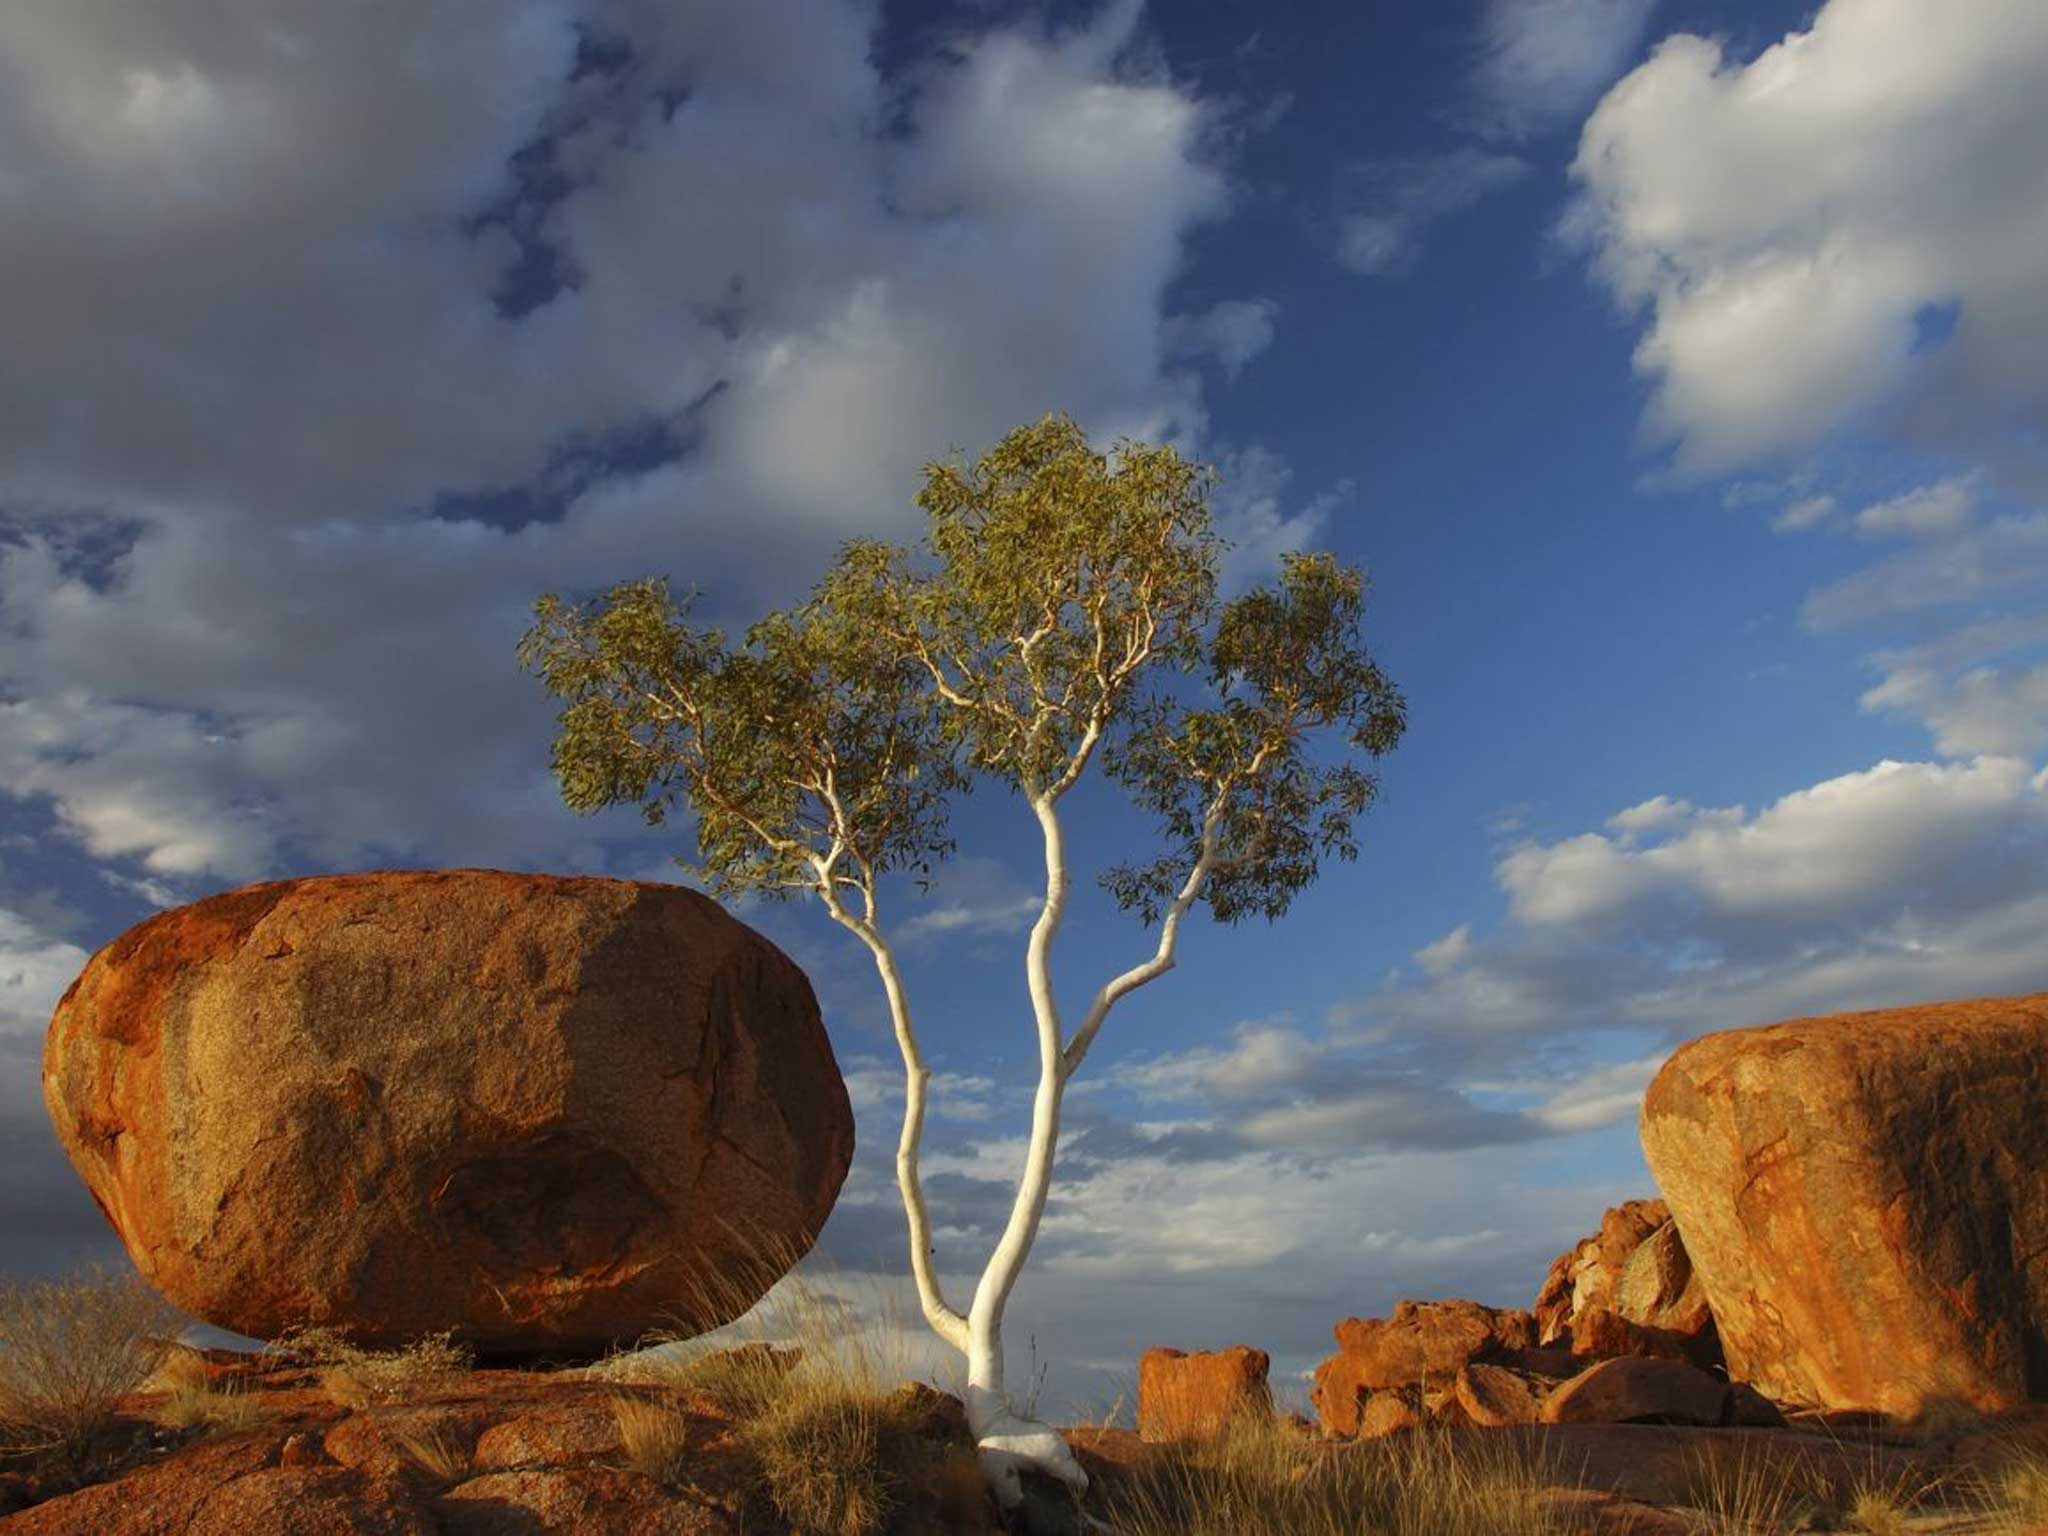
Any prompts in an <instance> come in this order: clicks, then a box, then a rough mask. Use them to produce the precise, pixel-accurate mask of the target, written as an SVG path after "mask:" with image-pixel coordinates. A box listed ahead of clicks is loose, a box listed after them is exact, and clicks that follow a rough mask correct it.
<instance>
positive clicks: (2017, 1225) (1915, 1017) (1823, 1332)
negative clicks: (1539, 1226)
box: [1642, 994, 2048, 1415]
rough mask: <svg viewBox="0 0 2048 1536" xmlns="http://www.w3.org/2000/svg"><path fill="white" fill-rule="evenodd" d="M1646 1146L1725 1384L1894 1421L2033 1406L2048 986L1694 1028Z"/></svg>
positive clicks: (2046, 1125)
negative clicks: (1943, 1411)
mask: <svg viewBox="0 0 2048 1536" xmlns="http://www.w3.org/2000/svg"><path fill="white" fill-rule="evenodd" d="M1642 1136H1643V1155H1644V1157H1645V1158H1646V1159H1647V1160H1648V1162H1649V1165H1650V1172H1651V1173H1652V1174H1653V1175H1654V1176H1655V1177H1656V1180H1657V1187H1658V1188H1659V1189H1660V1190H1661V1191H1662V1192H1663V1195H1664V1199H1665V1201H1666V1202H1667V1203H1668V1204H1669V1206H1670V1208H1671V1215H1672V1218H1673V1220H1674V1221H1675V1222H1676V1224H1677V1227H1678V1230H1679V1231H1680V1232H1681V1233H1682V1234H1683V1236H1684V1244H1685V1251H1686V1253H1687V1255H1688V1257H1689V1258H1690V1261H1691V1265H1692V1268H1693V1271H1694V1273H1695V1274H1696V1275H1697V1277H1698V1279H1699V1281H1700V1284H1701V1286H1702V1287H1703V1288H1704V1291H1705V1296H1706V1300H1707V1303H1708V1305H1709V1306H1710V1307H1711V1309H1712V1313H1713V1316H1714V1318H1715V1320H1716V1322H1717V1323H1718V1325H1719V1330H1720V1339H1721V1345H1722V1348H1723V1350H1724V1351H1725V1353H1726V1356H1727V1366H1728V1373H1729V1375H1730V1376H1732V1377H1736V1378H1738V1379H1741V1380H1745V1381H1749V1382H1753V1383H1754V1384H1755V1385H1756V1386H1757V1387H1759V1388H1761V1389H1762V1390H1763V1391H1764V1392H1765V1393H1766V1394H1767V1395H1768V1396H1770V1397H1772V1398H1774V1399H1776V1400H1778V1401H1780V1402H1793V1403H1807V1404H1813V1405H1816V1406H1819V1407H1823V1408H1849V1409H1875V1410H1878V1411H1881V1412H1885V1413H1892V1414H1901V1415H1909V1414H1912V1413H1915V1412H1917V1411H1918V1410H1919V1409H1921V1408H1922V1407H1923V1406H1925V1405H1927V1404H1928V1403H1929V1402H1931V1401H1932V1400H1934V1399H1939V1398H1944V1397H1948V1398H1961V1399H1964V1400H1967V1401H1968V1402H1969V1403H1971V1404H1973V1405H1974V1406H1976V1407H1977V1408H1979V1409H1982V1410H1984V1411H1987V1412H1995V1411H1998V1410H2000V1409H2005V1408H2010V1407H2013V1406H2016V1405H2017V1404H2019V1403H2021V1402H2024V1401H2026V1400H2028V1399H2039V1398H2042V1397H2048V994H2043V995H2037V996H2031V997H2012V998H1983V999H1978V1000H1975V1001H1971V1002H1957V1003H1933V1004H1927V1005H1925V1006H1921V1007H1914V1008H1894V1009H1887V1010H1884V1011H1881V1012H1870V1013H1845V1014H1836V1015H1833V1016H1831V1017H1825V1018H1811V1019H1794V1020H1791V1021H1789V1022H1787V1023H1783V1024H1773V1025H1770V1026H1768V1027H1765V1028H1760V1029H1740V1030H1728V1031H1724V1032H1722V1033H1719V1034H1712V1035H1705V1036H1702V1037H1700V1038H1699V1039H1696V1040H1693V1041H1691V1042H1689V1043H1688V1044H1686V1045H1684V1046H1682V1047H1680V1049H1679V1050H1678V1051H1677V1052H1676V1053H1675V1054H1674V1055H1673V1056H1672V1057H1671V1059H1670V1060H1669V1061H1667V1062H1666V1063H1665V1064H1664V1066H1663V1069H1662V1070H1661V1071H1659V1072H1658V1074H1657V1076H1656V1078H1655V1079H1654V1080H1653V1081H1652V1082H1651V1083H1650V1086H1649V1089H1648V1091H1647V1092H1646V1093H1645V1094H1644V1097H1643V1109H1642Z"/></svg>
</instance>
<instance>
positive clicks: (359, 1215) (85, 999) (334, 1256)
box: [44, 870, 853, 1359]
mask: <svg viewBox="0 0 2048 1536" xmlns="http://www.w3.org/2000/svg"><path fill="white" fill-rule="evenodd" d="M44 1096H45V1099H46V1101H47V1103H48V1106H49V1110H50V1116H51V1119H52V1121H53V1122H54V1124H55V1126H56V1129H57V1133H58V1136H59V1138H60V1140H61V1141H62V1142H63V1145H64V1147H65V1150H66V1151H67V1152H68V1153H69V1154H70V1157H71V1160H72V1163H73V1165H74V1166H75V1167H76V1168H77V1169H78V1172H79V1174H80V1175H81V1176H82V1177H83V1178H84V1180H85V1182H86V1185H87V1187H88V1188H89V1189H90V1190H91V1192H92V1195H93V1198H94V1199H95V1200H96V1201H98V1203H99V1205H100V1208H101V1210H102V1211H103V1212H105V1214H106V1216H107V1219H108V1220H109V1221H110V1222H111V1223H112V1224H113V1226H114V1228H115V1230H116V1231H117V1232H118V1233H119V1234H120V1236H121V1239H122V1241H123V1242H124V1243H125V1244H126V1245H127V1248H128V1252H129V1254H130V1255H131V1256H132V1257H133V1259H134V1260H135V1263H136V1265H137V1267H138V1268H139V1269H140V1270H141V1271H142V1273H143V1274H144V1275H145V1276H146V1277H147V1278H148V1279H149V1280H150V1281H151V1283H152V1284H154V1285H155V1286H156V1287H157V1289H158V1290H160V1291H162V1292H163V1293H164V1295H165V1296H167V1297H168V1298H169V1299H170V1300H172V1301H174V1302H176V1303H177V1304H178V1305H179V1306H181V1307H184V1308H186V1309H187V1310H188V1311H191V1312H193V1313H195V1314H196V1315H198V1316H199V1317H202V1318H204V1319H205V1320H206V1321H208V1322H210V1323H215V1324H218V1325H219V1326H221V1327H224V1328H229V1329H233V1330H235V1331H236V1332H240V1333H245V1334H252V1335H255V1336H257V1337H264V1338H268V1337H274V1336H275V1335H277V1334H278V1333H279V1332H280V1331H281V1330H283V1329H285V1328H286V1327H287V1326H289V1325H292V1324H299V1323H320V1324H329V1325H333V1326H336V1327H339V1328H341V1329H343V1330H344V1331H346V1332H347V1333H349V1334H350V1335H352V1336H353V1337H354V1338H355V1339H356V1340H357V1341H358V1342H360V1343H363V1344H366V1345H373V1346H388V1345H394V1344H399V1343H402V1342H404V1341H407V1340H409V1339H412V1338H414V1337H417V1336H419V1335H421V1334H425V1333H431V1332H436V1331H439V1330H442V1329H453V1330H455V1332H456V1333H457V1335H458V1336H459V1337H460V1338H461V1339H462V1340H463V1341H465V1342H467V1343H469V1344H470V1345H472V1346H473V1347H474V1348H475V1349H477V1350H478V1351H479V1352H480V1353H481V1354H482V1355H483V1356H485V1357H486V1358H497V1359H511V1358H531V1357H543V1358H546V1357H552V1358H558V1359H569V1358H576V1357H586V1356H590V1355H595V1354H597V1353H600V1352H602V1351H604V1350H606V1349H608V1348H610V1347H611V1346H613V1345H617V1344H627V1343H631V1342H632V1341H633V1340H634V1339H636V1338H638V1337H639V1336H640V1335H641V1334H643V1333H644V1332H645V1331H647V1330H649V1329H651V1328H654V1327H656V1326H660V1325H667V1326H676V1325H680V1326H682V1327H683V1328H685V1329H690V1328H708V1327H711V1326H713V1325H715V1324H718V1323H721V1322H724V1321H727V1320H728V1319H729V1318H730V1317H732V1316H734V1315H736V1314H737V1313H738V1312H739V1311H741V1310H743V1309H744V1308H745V1307H746V1306H747V1305H748V1304H749V1303H750V1302H751V1301H752V1300H753V1299H754V1298H756V1297H758V1296H759V1295H760V1294H761V1293H762V1292H764V1291H765V1290H766V1289H767V1287H768V1286H769V1285H770V1284H772V1283H773V1281H774V1280H775V1279H776V1278H778V1277H779V1276H780V1275H781V1274H782V1273H784V1272H785V1270H786V1268H787V1266H788V1264H789V1263H790V1262H791V1261H792V1260H793V1258H794V1257H795V1256H797V1255H800V1254H801V1253H803V1252H804V1251H805V1250H807V1249H808V1248H809V1247H810V1245H811V1243H812V1242H813V1241H814V1240H815V1238H816V1235H817V1232H818V1229H819V1227H820V1226H821V1225H823V1223H824V1220H825V1217H826V1215H827V1213H829V1212H830V1210H831V1208H832V1204H833V1201H834V1200H835V1199H836V1197H837V1195H838V1191H839V1186H840V1183H841V1181H842V1180H843V1179H844V1178H845V1176H846V1170H847V1166H848V1163H849V1161H850V1159H851V1157H852V1152H853V1116H852V1112H851V1108H850V1106H849V1104H848V1100H847V1095H846V1088H845V1084H844V1082H843V1080H842V1079H841V1077H840V1074H839V1069H838V1066H837V1063H836V1062H835V1061H834V1059H833V1055H832V1048H831V1045H830V1042H829V1041H828V1040H827V1038H826V1035H825V1031H824V1028H823V1025H822V1023H821V1022H820V1020H819V1016H818V1005H817V1000H816V998H815V997H814V996H813V994H812V991H811V987H810V984H809V982H808V981H807V980H806V979H805V978H804V975H803V973H802V972H801V971H800V970H798V969H797V967H796V966H795V965H794V964H792V963H791V962H790V960H789V959H788V957H787V956H785V955H783V954H782V952H781V951H780V950H778V949H776V948H775V946H774V945H772V944H770V943H769V942H768V941H767V940H766V939H764V938H763V937H761V935H759V934H758V933H755V932H754V931H753V930H752V929H750V928H748V927H746V926H745V925H744V924H742V923H740V922H738V921H737V920H735V919H734V918H732V917H731V916H729V915H728V914H727V913H726V912H725V911H724V910H723V909H722V908H720V907H719V906H718V905H717V903H715V902H713V901H711V900H709V899H708V898H706V897H704V896H702V895H699V894H697V893H696V892H693V891H689V890H685V889H683V888H681V887H679V886H669V885H655V884H641V883H636V882H631V881H623V880H598V879H564V878H558V877H555V876H549V875H522V874H505V873H500V872H497V871H492V870H443V871H425V870H416V871H397V872H384V873H374V874H361V875H338V876H332V877H326V878H320V879H307V880H286V881H278V882H274V883H271V884H266V885H256V886H249V887H245V888H243V889H241V890H236V891H230V892H227V893H225V894H223V895H219V896H214V897H210V898H208V899H207V900H204V901H200V902H196V903H194V904H193V905H191V906H187V907H180V908H177V909H175V910H173V911H169V912H164V913H161V914H159V915H158V916H156V917H153V918H151V919H150V920H149V921H147V922H145V923H142V924H140V925H139V926H137V927H135V928H132V929H130V930H129V931H128V932H127V933H124V934H123V935H121V937H119V938H118V939H116V940H115V941H114V942H113V943H111V944H109V945H108V946H107V947H106V948H104V949H102V950H101V951H100V952H99V953H98V954H96V955H94V956H93V957H92V959H91V961H90V962H89V963H88V964H87V966H86V968H85V971H84V973H83V974H82V975H81V976H80V977H79V979H78V980H77V982H75V983H74V984H73V985H72V987H71V990H70V991H69V992H67V993H66V994H65V995H64V998H63V1000H62V1001H61V1002H60V1003H59V1004H58V1007H57V1012H56V1016H55V1018H54V1019H53V1020H52V1022H51V1025H50V1032H49V1037H48V1042H47V1045H46V1048H45V1053H44ZM707 1286H716V1287H718V1288H720V1289H721V1290H722V1292H723V1294H722V1295H721V1296H720V1297H719V1298H718V1299H717V1300H716V1301H707V1300H705V1299H703V1298H702V1297H701V1295H700V1294H699V1293H701V1292H702V1291H703V1290H704V1288H706V1287H707Z"/></svg>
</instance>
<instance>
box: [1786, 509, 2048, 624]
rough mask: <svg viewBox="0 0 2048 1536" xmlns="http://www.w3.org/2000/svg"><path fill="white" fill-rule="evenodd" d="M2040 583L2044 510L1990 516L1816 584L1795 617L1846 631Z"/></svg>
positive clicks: (2046, 529) (2045, 578)
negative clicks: (1816, 586)
mask: <svg viewBox="0 0 2048 1536" xmlns="http://www.w3.org/2000/svg"><path fill="white" fill-rule="evenodd" d="M2044 582H2048V516H2044V515H2040V514H2030V515H2017V516H2006V517H1996V518H1993V519H1991V520H1990V521H1989V522H1986V523H1980V524H1976V525H1973V526H1970V527H1966V528H1964V529H1963V530H1962V531H1961V532H1959V533H1956V534H1953V535H1950V536H1948V537H1945V538H1936V539H1930V540H1928V541H1926V542H1924V543H1922V544H1921V545H1919V546H1918V547H1916V548H1912V549H1907V550H1904V551H1902V552H1900V553H1899V554H1896V555H1893V556H1891V557H1889V558H1888V559H1885V560H1881V561H1879V562H1878V563H1877V564H1875V565H1871V566H1866V567H1865V568H1864V569H1862V570H1860V571H1856V572H1854V573H1852V574H1851V575H1848V576H1844V577H1842V578H1840V579H1839V580H1837V581H1833V582H1830V583H1828V584H1827V585H1826V586H1823V587H1820V588H1817V589H1816V590H1815V591H1813V592H1812V593H1810V594H1809V595H1808V597H1807V599H1806V602H1805V604H1804V605H1803V606H1802V608H1801V609H1800V618H1801V619H1802V620H1803V621H1804V622H1805V623H1806V624H1807V626H1808V627H1810V628H1812V629H1816V630H1821V631H1830V630H1838V629H1847V628H1850V627H1852V626H1855V625H1860V624H1869V623H1873V622H1876V621H1878V620H1882V619H1894V618H1898V617H1900V616H1902V615H1911V614H1917V613H1922V612H1925V611H1927V610H1929V609H1937V608H1948V607H1954V606H1956V605H1959V604H1963V603H1974V602H1980V601H1983V600H1985V599H1990V598H1999V597H2008V596H2012V595H2015V594H2016V593H2019V592H2021V591H2022V590H2025V589H2032V588H2037V587H2039V586H2041V585H2042V584H2043V583H2044Z"/></svg>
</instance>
